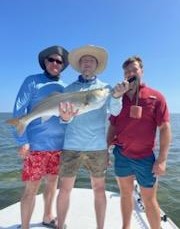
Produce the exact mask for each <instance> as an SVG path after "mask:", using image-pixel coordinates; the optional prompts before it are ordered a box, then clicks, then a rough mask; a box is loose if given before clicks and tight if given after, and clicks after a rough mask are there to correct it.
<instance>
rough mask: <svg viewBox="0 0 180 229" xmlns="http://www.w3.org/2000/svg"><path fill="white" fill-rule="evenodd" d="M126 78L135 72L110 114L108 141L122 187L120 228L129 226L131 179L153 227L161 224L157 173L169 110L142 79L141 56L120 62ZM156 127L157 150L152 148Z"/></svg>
mask: <svg viewBox="0 0 180 229" xmlns="http://www.w3.org/2000/svg"><path fill="white" fill-rule="evenodd" d="M122 67H123V70H124V76H125V79H127V80H129V79H131V78H132V77H134V76H136V80H135V81H133V82H131V83H130V85H129V91H128V92H126V93H125V94H124V96H123V99H122V110H121V112H120V114H119V115H118V116H116V117H114V116H111V117H110V126H109V131H108V143H109V145H111V144H113V145H115V148H114V150H113V154H114V156H115V163H114V168H115V174H116V178H117V183H118V186H119V188H120V190H121V210H122V218H123V227H122V228H123V229H129V228H130V223H131V215H132V210H133V198H132V192H133V181H134V178H136V180H137V182H138V183H139V185H140V190H141V195H142V199H143V201H144V205H145V210H146V215H147V218H148V221H149V224H150V227H151V228H152V229H159V228H160V221H161V219H160V210H159V205H158V202H157V197H156V193H157V177H158V176H161V175H164V173H165V170H166V160H167V155H168V148H169V144H170V140H171V130H170V123H169V112H168V108H167V104H166V101H165V98H164V96H163V95H162V94H161V93H160V92H158V91H156V90H154V89H152V88H149V87H147V86H146V85H145V84H143V83H142V76H143V63H142V60H141V59H140V58H139V57H137V56H133V57H130V58H128V59H127V60H126V61H125V62H124V63H123V66H122ZM157 128H159V154H158V156H157V158H156V159H155V156H154V152H153V148H154V143H155V137H156V130H157Z"/></svg>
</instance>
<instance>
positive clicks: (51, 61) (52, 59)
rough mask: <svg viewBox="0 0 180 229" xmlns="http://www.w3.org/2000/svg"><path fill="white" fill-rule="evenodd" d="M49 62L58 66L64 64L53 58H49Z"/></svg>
mask: <svg viewBox="0 0 180 229" xmlns="http://www.w3.org/2000/svg"><path fill="white" fill-rule="evenodd" d="M47 60H48V61H49V62H50V63H53V62H56V64H63V62H62V61H61V60H58V59H54V58H52V57H49V58H47Z"/></svg>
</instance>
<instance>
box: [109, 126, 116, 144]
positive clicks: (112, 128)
mask: <svg viewBox="0 0 180 229" xmlns="http://www.w3.org/2000/svg"><path fill="white" fill-rule="evenodd" d="M114 136H115V127H114V126H112V125H111V124H110V125H109V128H108V132H107V144H108V146H110V145H111V143H112V141H113V139H114Z"/></svg>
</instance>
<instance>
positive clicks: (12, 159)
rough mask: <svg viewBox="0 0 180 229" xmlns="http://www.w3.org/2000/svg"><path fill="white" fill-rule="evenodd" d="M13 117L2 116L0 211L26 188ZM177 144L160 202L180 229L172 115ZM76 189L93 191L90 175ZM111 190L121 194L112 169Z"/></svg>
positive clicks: (177, 123) (179, 166) (179, 169)
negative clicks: (12, 127) (23, 182)
mask: <svg viewBox="0 0 180 229" xmlns="http://www.w3.org/2000/svg"><path fill="white" fill-rule="evenodd" d="M9 117H11V115H10V114H9V113H0V209H2V208H4V207H6V206H8V205H10V204H13V203H15V202H17V201H19V200H20V196H21V193H22V190H23V185H22V183H21V179H20V171H21V159H20V158H19V157H18V154H17V147H16V144H15V142H14V139H13V136H12V134H11V129H10V127H9V126H7V125H6V124H5V122H4V121H5V120H6V119H8V118H9ZM171 125H172V133H173V140H172V144H171V147H170V153H169V159H168V167H167V174H166V176H164V177H161V178H160V181H159V191H158V199H159V202H160V205H161V208H162V209H163V210H164V211H165V212H166V214H167V215H168V216H169V217H170V218H171V219H172V220H173V221H174V222H175V223H176V224H177V225H178V226H180V114H172V115H171ZM76 187H83V188H89V187H90V182H89V178H88V174H87V173H86V172H84V171H83V170H82V171H80V173H79V176H78V179H77V182H76ZM107 190H109V191H118V188H117V186H116V182H115V180H114V176H113V171H112V168H109V170H108V174H107Z"/></svg>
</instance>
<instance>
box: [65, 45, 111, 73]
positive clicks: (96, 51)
mask: <svg viewBox="0 0 180 229" xmlns="http://www.w3.org/2000/svg"><path fill="white" fill-rule="evenodd" d="M86 55H90V56H93V57H95V58H96V59H97V62H98V65H97V68H96V71H95V72H94V73H95V74H97V73H100V72H102V71H103V70H104V68H105V67H106V64H107V58H108V54H107V52H106V50H105V49H103V48H101V47H97V46H94V45H86V46H83V47H81V48H78V49H74V50H72V51H71V52H70V53H69V55H68V60H69V63H70V65H71V66H72V67H73V68H74V69H75V70H77V71H78V72H81V71H80V68H79V61H80V59H81V57H83V56H86Z"/></svg>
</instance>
